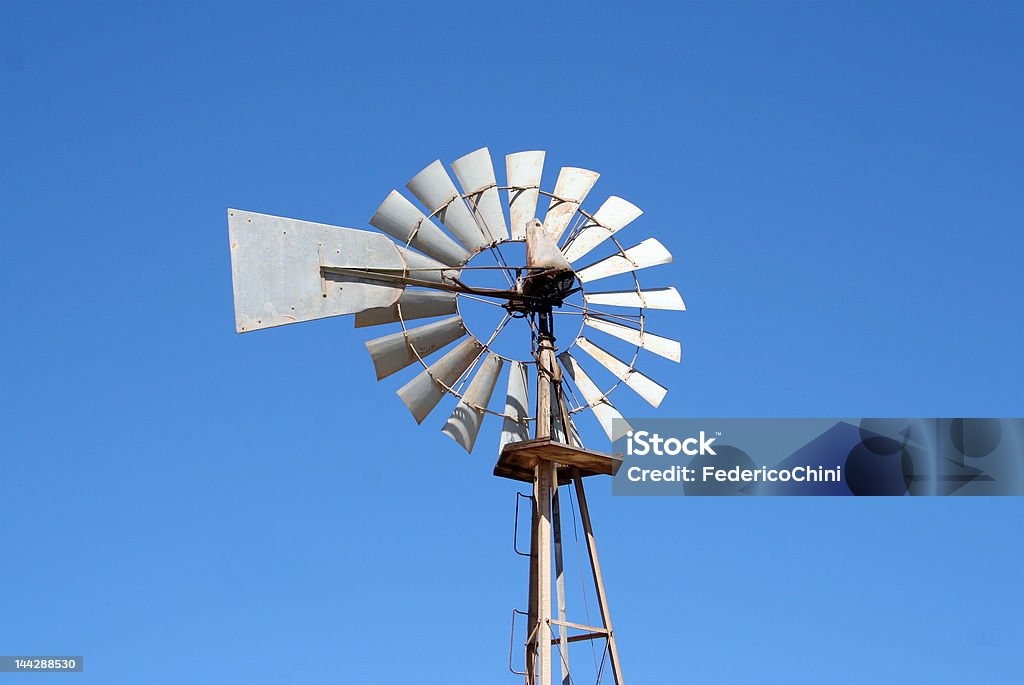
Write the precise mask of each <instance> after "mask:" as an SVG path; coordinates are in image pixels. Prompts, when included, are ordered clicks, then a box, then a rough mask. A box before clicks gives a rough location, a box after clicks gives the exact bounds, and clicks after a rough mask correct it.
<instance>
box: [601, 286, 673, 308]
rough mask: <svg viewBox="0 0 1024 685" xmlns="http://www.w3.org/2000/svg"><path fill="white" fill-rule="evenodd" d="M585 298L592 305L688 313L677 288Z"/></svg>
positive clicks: (623, 292) (624, 291)
mask: <svg viewBox="0 0 1024 685" xmlns="http://www.w3.org/2000/svg"><path fill="white" fill-rule="evenodd" d="M583 298H584V299H585V300H586V301H587V302H589V303H590V304H602V305H609V306H612V307H644V308H646V309H671V310H673V311H679V312H682V311H686V305H685V304H683V298H682V297H680V296H679V292H678V291H677V290H676V289H675V288H655V289H654V290H642V291H640V292H637V291H635V290H617V291H614V292H607V293H584V295H583Z"/></svg>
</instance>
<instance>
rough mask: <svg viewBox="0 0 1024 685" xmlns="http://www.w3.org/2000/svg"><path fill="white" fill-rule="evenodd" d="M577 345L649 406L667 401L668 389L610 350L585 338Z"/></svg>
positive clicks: (655, 405) (577, 342)
mask: <svg viewBox="0 0 1024 685" xmlns="http://www.w3.org/2000/svg"><path fill="white" fill-rule="evenodd" d="M576 345H577V346H579V348H580V349H581V350H583V351H584V352H586V353H587V354H589V355H590V356H591V357H593V358H594V361H596V362H597V363H598V364H600V365H601V366H603V367H604V368H606V369H608V370H609V371H611V372H612V374H614V375H615V376H616V377H617V378H619V379H621V380H622V381H623V382H624V383H625V384H626V385H628V386H629V387H630V388H632V389H633V390H634V391H635V392H636V394H638V395H640V397H642V398H644V399H645V400H647V402H648V404H650V405H651V406H652V407H657V406H658V405H660V404H661V401H662V400H663V399H665V394H666V393H667V392H668V390H667V389H666V388H664V387H663V386H661V385H659V384H658V383H655V382H654V381H653V380H651V379H650V378H648V377H647V376H645V375H644V374H642V373H640V372H639V371H637V370H636V369H634V368H632V367H631V366H630V365H629V364H626V363H625V362H624V361H622V360H621V359H619V358H617V357H616V356H615V355H613V354H612V353H611V352H609V351H608V350H606V349H604V348H602V347H600V346H598V345H595V344H594V343H592V342H590V341H589V340H587V339H586V338H584V337H580V338H578V339H577V340H576Z"/></svg>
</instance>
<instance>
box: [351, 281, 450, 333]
mask: <svg viewBox="0 0 1024 685" xmlns="http://www.w3.org/2000/svg"><path fill="white" fill-rule="evenodd" d="M399 307H401V308H402V316H401V319H404V320H406V321H409V320H410V319H427V318H430V317H433V316H445V315H446V314H457V313H458V311H459V308H458V306H457V305H456V304H455V293H446V292H443V291H439V290H406V291H405V292H404V293H402V296H401V297H399V298H398V302H396V303H395V304H393V305H391V306H390V307H381V308H379V309H367V310H366V311H365V312H359V313H358V314H356V328H363V327H365V326H379V325H381V324H385V323H395V322H396V321H400V320H401V319H400V318H399V316H398V308H399Z"/></svg>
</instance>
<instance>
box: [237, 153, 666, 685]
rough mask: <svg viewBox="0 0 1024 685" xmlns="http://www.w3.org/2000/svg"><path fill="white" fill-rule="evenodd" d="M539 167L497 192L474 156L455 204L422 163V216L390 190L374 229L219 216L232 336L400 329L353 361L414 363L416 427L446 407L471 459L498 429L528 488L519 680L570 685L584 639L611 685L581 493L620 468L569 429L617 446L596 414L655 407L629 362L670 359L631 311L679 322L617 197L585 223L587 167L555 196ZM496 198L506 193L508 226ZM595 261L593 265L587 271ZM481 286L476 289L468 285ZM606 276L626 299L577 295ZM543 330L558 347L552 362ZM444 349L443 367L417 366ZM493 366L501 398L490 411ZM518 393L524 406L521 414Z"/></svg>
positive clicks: (616, 666) (511, 474) (655, 248)
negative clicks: (590, 418)
mask: <svg viewBox="0 0 1024 685" xmlns="http://www.w3.org/2000/svg"><path fill="white" fill-rule="evenodd" d="M544 156H545V153H544V152H539V151H531V152H519V153H515V154H510V155H508V156H507V157H506V171H507V183H506V185H504V186H499V185H498V183H497V181H496V178H495V173H494V167H493V164H492V162H491V155H490V152H489V151H488V150H487V148H482V149H480V150H477V151H475V152H472V153H470V154H468V155H466V156H464V157H462V158H460V159H458V160H456V161H455V162H454V163H453V164H452V169H453V170H454V172H455V175H456V177H457V178H458V181H459V184H460V185H461V190H460V189H459V188H457V187H456V185H455V183H454V181H453V180H452V179H451V177H450V176H449V175H448V173H447V171H446V170H445V168H444V166H443V165H442V164H441V162H440V161H435V162H433V163H432V164H430V165H429V166H427V167H426V168H425V169H423V170H422V171H421V172H420V173H418V174H416V176H415V177H413V179H412V180H411V181H409V183H408V184H407V186H406V187H407V189H408V190H409V192H410V193H411V194H412V195H413V196H414V197H415V198H416V199H417V200H418V201H419V203H420V204H421V205H422V206H423V208H424V209H423V210H421V209H419V208H417V207H416V206H415V205H414V204H413V203H412V202H411V201H410V200H409V199H407V198H406V197H405V196H404V195H403V194H401V193H399V192H398V191H397V190H393V191H392V192H391V193H390V194H389V195H388V196H387V198H385V200H384V202H383V203H382V204H381V205H380V207H379V208H378V209H377V212H376V213H375V214H374V216H373V218H372V219H370V224H371V225H372V226H374V227H375V228H377V229H379V231H380V232H371V231H362V230H356V229H352V228H342V227H338V226H329V225H325V224H317V223H311V222H307V221H299V220H296V219H286V218H282V217H276V216H268V215H264V214H255V213H252V212H244V211H239V210H234V209H231V210H228V225H229V233H230V241H231V265H232V276H233V279H232V280H233V285H234V297H235V323H236V329H237V331H238V332H239V333H245V332H249V331H254V330H259V329H262V328H269V327H273V326H280V325H284V324H289V323H296V322H300V321H310V320H314V319H321V318H325V317H331V316H340V315H344V314H354V315H355V325H356V327H370V326H384V325H391V326H395V325H397V326H398V329H397V330H395V331H394V332H392V333H390V334H388V335H384V336H382V337H378V338H375V339H373V340H370V341H369V342H367V343H366V346H367V349H368V350H369V353H370V356H371V358H372V360H373V364H374V367H375V368H376V371H377V378H378V380H381V379H384V378H387V377H389V376H391V375H392V374H395V373H397V372H399V371H401V370H402V369H405V368H407V367H409V366H413V365H417V364H418V365H420V366H422V371H421V372H420V373H419V374H418V375H416V376H414V377H412V378H411V380H409V381H408V382H407V383H406V384H405V385H403V386H402V387H401V388H400V389H399V390H398V395H399V397H400V398H401V399H402V401H403V402H404V403H405V405H406V406H407V407H408V408H409V410H410V411H411V412H412V414H413V416H414V417H415V419H416V421H417V423H422V422H423V421H424V420H425V419H426V418H427V416H428V415H429V414H430V413H431V412H432V411H433V410H434V409H435V408H436V407H437V405H438V404H439V403H440V402H441V400H442V399H444V398H445V397H446V396H447V395H453V396H454V397H455V398H456V399H457V403H456V406H455V408H454V410H453V411H452V413H451V415H450V416H449V417H448V419H447V421H446V422H445V424H444V425H443V427H442V431H443V432H444V433H445V434H446V435H448V436H450V437H451V438H452V439H453V440H455V441H456V442H457V443H458V444H459V445H461V446H462V447H463V448H464V449H465V450H466V451H467V452H471V451H472V450H473V448H474V446H475V444H476V441H477V436H478V435H479V433H480V429H481V426H482V424H483V421H484V418H485V417H486V416H487V415H488V414H490V415H494V416H497V417H500V418H501V421H502V429H501V438H500V441H499V456H498V461H497V464H496V465H495V468H494V474H495V475H497V476H501V477H505V478H511V479H513V480H519V481H525V482H529V483H532V485H533V495H532V507H531V509H532V515H531V521H532V525H531V544H530V554H529V557H530V583H529V610H528V611H527V612H525V613H526V616H527V622H526V633H527V639H526V644H525V658H526V666H525V672H524V673H523V675H524V676H525V679H526V683H527V685H535V684H539V685H550V684H551V682H552V676H553V671H554V663H553V662H554V661H555V660H557V661H558V662H559V665H560V672H561V676H562V681H563V683H566V684H567V683H569V682H570V678H571V671H570V668H569V644H570V643H573V642H580V641H585V640H597V641H601V642H603V645H604V651H603V655H604V656H603V658H602V671H603V664H604V657H607V663H608V665H609V667H610V669H609V670H610V672H611V673H612V676H613V678H614V681H615V683H616V684H617V685H622V682H623V681H622V671H621V664H620V661H619V654H618V648H617V644H616V641H615V633H614V631H613V630H612V623H611V614H610V612H609V609H608V601H607V596H606V593H605V588H604V582H603V578H602V574H601V566H600V563H599V561H598V556H597V547H596V543H595V537H594V530H593V527H592V525H591V520H590V513H589V510H588V508H587V501H586V493H585V491H584V486H583V481H584V478H586V477H588V476H593V475H601V474H605V475H611V474H614V472H615V471H616V469H617V468H618V464H619V463H620V462H621V460H620V459H619V458H618V457H616V456H614V455H609V454H603V453H600V452H596V451H592V450H588V449H586V448H585V447H584V445H583V440H582V439H581V436H580V434H579V431H578V430H577V429H576V424H575V422H574V418H573V417H574V416H575V415H576V414H577V413H578V412H580V411H583V410H588V409H589V410H591V411H592V412H593V413H594V415H595V417H596V418H597V421H598V423H599V424H600V426H601V428H602V429H603V430H604V432H605V433H606V434H607V436H608V438H609V439H611V440H614V439H616V438H617V437H619V435H618V434H616V433H615V432H614V431H618V432H619V433H620V434H621V433H623V432H625V430H628V425H627V424H626V423H625V420H624V419H623V417H622V415H621V414H620V413H619V412H618V411H617V410H616V409H615V407H614V406H613V405H612V404H611V402H610V401H609V400H608V396H609V394H610V393H611V392H612V391H613V390H615V389H616V388H618V387H619V386H620V385H626V386H628V387H630V388H631V389H632V390H633V391H635V392H636V393H637V394H639V395H640V396H641V397H642V398H643V399H645V400H646V401H648V402H649V403H650V404H651V405H653V406H655V407H657V406H658V405H659V404H660V403H661V400H662V398H663V397H664V396H665V392H666V390H665V388H664V387H662V386H661V385H659V384H658V383H656V382H654V381H653V380H651V379H650V378H648V377H647V376H645V375H643V374H642V373H640V371H638V370H637V369H636V366H635V365H636V362H637V359H638V357H639V356H640V352H641V351H648V352H652V353H654V354H657V355H660V356H662V357H665V358H668V359H670V360H673V361H677V362H678V361H679V358H680V345H679V343H678V342H676V341H674V340H669V339H668V338H664V337H661V336H657V335H654V334H652V333H650V332H649V331H648V330H647V329H646V326H645V312H646V311H647V310H650V309H663V310H679V311H681V310H683V309H684V305H683V301H682V299H681V298H680V296H679V293H678V292H676V290H675V288H670V287H668V288H657V289H649V290H644V289H643V288H642V287H641V286H640V282H639V279H638V277H637V275H636V272H637V271H638V270H640V269H643V268H646V267H650V266H656V265H659V264H666V263H668V262H670V261H672V256H671V254H669V252H668V251H667V250H666V249H665V248H664V247H663V246H662V245H661V243H659V242H658V241H657V240H655V239H653V238H651V239H647V240H644V241H642V242H640V243H638V244H636V245H634V246H632V247H629V248H624V247H623V246H622V245H621V244H620V243H619V241H618V239H617V237H616V234H617V233H618V231H620V230H621V229H623V228H624V227H626V225H627V224H629V223H630V222H632V221H633V220H634V219H636V218H637V217H638V216H640V214H641V211H640V210H639V209H637V208H636V207H635V206H633V205H632V204H630V203H629V202H627V201H625V200H623V199H621V198H618V197H614V196H612V197H609V198H608V199H607V200H606V201H605V202H604V203H603V204H602V205H601V206H600V207H599V208H598V209H597V211H595V212H593V213H590V212H588V211H586V210H584V209H583V208H582V204H583V202H584V200H585V198H586V197H587V195H588V194H589V192H590V190H591V188H592V187H593V186H594V184H595V183H596V182H597V179H598V174H597V173H595V172H593V171H588V170H586V169H578V168H574V167H564V168H562V169H561V170H560V172H559V174H558V178H557V181H556V182H555V186H554V190H553V191H552V192H546V191H544V190H542V189H541V176H542V171H543V167H544ZM500 191H504V193H506V199H507V211H508V214H507V217H508V220H507V221H506V212H505V208H504V207H503V204H504V203H503V202H502V194H501V192H500ZM541 196H544V197H545V198H546V200H545V201H546V202H547V204H548V206H547V209H546V212H545V214H544V217H543V220H541V219H539V218H538V203H539V199H540V197H541ZM439 223H440V225H438V224H439ZM442 226H443V228H442ZM515 247H518V248H519V249H520V252H522V251H523V250H522V248H523V247H525V255H523V256H522V258H521V259H520V260H519V261H516V260H514V259H512V260H510V254H511V253H512V252H513V251H514V250H513V248H515ZM601 249H604V251H605V252H608V254H607V255H606V256H604V257H600V256H598V257H597V258H594V257H593V255H599V252H600V251H601ZM588 255H590V256H591V258H590V259H589V260H584V258H585V257H588ZM588 261H589V262H590V263H589V264H588V265H586V266H581V267H580V268H576V267H574V266H573V265H574V264H579V265H582V264H585V263H586V262H588ZM484 276H486V277H489V278H490V281H491V282H489V283H487V284H479V283H477V282H474V279H475V278H478V277H484ZM614 277H620V278H626V279H628V285H629V287H627V288H625V289H621V290H604V291H593V292H592V291H591V290H589V288H590V287H591V284H592V283H594V282H596V281H600V280H602V279H606V278H614ZM494 281H497V283H496V284H495V283H494ZM469 303H485V304H488V305H492V306H493V307H495V308H497V310H498V313H499V314H500V320H499V321H498V322H497V323H496V324H495V325H494V326H493V330H492V331H490V332H489V334H488V335H486V336H484V335H477V334H476V333H475V331H476V330H477V329H476V328H473V330H472V331H471V326H467V321H466V318H465V316H464V315H463V314H464V312H463V308H464V307H465V306H466V305H467V304H469ZM421 319H429V320H430V321H429V322H427V323H424V322H422V321H420V320H421ZM556 321H557V323H558V325H556ZM411 322H412V323H411ZM513 323H514V324H519V325H522V324H524V323H525V325H526V326H527V327H528V330H529V333H530V338H529V340H530V342H529V349H528V350H526V349H523V350H522V352H523V353H528V354H527V355H524V356H525V358H518V357H514V356H512V354H511V353H505V352H502V351H500V350H499V349H498V347H497V341H498V340H499V336H501V334H502V333H503V332H504V331H506V330H508V329H509V327H510V324H513ZM563 324H569V325H567V326H563ZM563 327H564V328H566V330H567V331H568V334H567V335H563V333H562V329H563ZM556 329H557V330H556ZM585 330H586V331H587V332H590V331H596V332H598V334H599V336H600V335H604V336H607V337H608V339H609V340H613V339H615V340H617V343H616V344H620V345H621V344H625V345H628V346H629V347H630V348H631V349H632V350H633V351H632V358H631V359H630V360H629V361H623V360H622V359H620V358H619V357H618V356H616V355H615V354H613V353H612V352H609V351H608V350H606V349H605V348H603V347H600V346H599V345H598V344H596V343H594V342H592V341H591V340H590V339H589V338H587V337H586V336H585V335H583V333H584V331H585ZM556 333H557V334H558V335H563V338H562V344H561V347H559V338H557V337H556ZM572 336H575V337H572ZM523 347H524V348H525V347H526V345H525V344H524V345H523ZM445 348H448V350H447V351H446V352H445V353H444V354H443V355H442V356H440V357H439V358H436V359H435V360H434V361H428V358H433V357H434V356H435V353H438V352H440V351H441V350H443V349H445ZM577 349H578V350H579V351H581V352H582V353H583V354H584V355H586V356H587V357H589V358H590V359H591V360H592V361H594V362H596V363H597V364H599V365H600V366H601V367H603V368H604V369H606V370H607V371H608V372H610V373H611V374H612V376H613V377H614V378H616V379H617V381H616V382H615V383H614V384H613V385H612V387H610V388H609V389H607V390H602V389H601V388H600V387H599V386H598V385H597V383H595V382H594V381H593V380H592V379H591V377H590V376H589V375H588V374H587V373H586V372H585V371H584V370H583V368H582V367H581V366H580V363H579V361H578V359H577V356H574V354H573V352H574V351H575V350H577ZM560 350H561V351H560ZM624 356H628V355H624ZM506 367H507V369H508V373H507V381H506V393H505V401H504V403H503V406H502V404H501V403H499V409H497V410H496V409H492V408H491V405H492V402H491V400H492V396H493V394H494V390H495V387H496V386H497V384H498V380H499V377H500V376H501V375H502V372H503V370H504V369H505V368H506ZM531 370H532V373H531ZM567 379H568V381H567ZM531 381H532V384H531ZM531 385H532V387H533V388H534V392H535V395H536V398H535V403H534V404H533V405H532V407H533V408H532V411H531V402H530V397H529V395H530V388H531ZM574 388H575V389H574ZM562 484H571V485H572V486H573V492H574V493H575V495H576V498H577V501H578V503H579V509H580V518H581V522H582V525H583V529H584V536H585V541H586V546H587V552H588V557H589V562H590V567H591V571H592V576H593V581H594V592H595V595H596V597H597V600H598V605H599V610H600V616H601V625H597V626H594V625H586V624H581V623H577V622H573V621H569V620H568V613H567V611H568V610H567V606H566V601H565V592H564V586H563V580H562V550H561V521H560V510H561V507H560V502H559V496H558V492H559V487H558V486H559V485H562ZM553 577H554V578H555V583H554V589H555V591H556V593H555V595H554V599H555V601H556V605H557V611H554V612H553V609H552V600H553V590H552V586H553V583H552V578H553ZM600 673H601V671H599V675H598V678H599V679H600Z"/></svg>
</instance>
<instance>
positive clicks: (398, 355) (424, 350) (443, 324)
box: [366, 316, 466, 380]
mask: <svg viewBox="0 0 1024 685" xmlns="http://www.w3.org/2000/svg"><path fill="white" fill-rule="evenodd" d="M464 335H466V327H465V325H463V323H462V318H461V317H458V316H453V317H452V318H450V319H444V320H443V321H435V322H433V323H428V324H427V325H425V326H420V327H418V328H410V329H409V330H407V331H398V332H397V333H392V334H391V335H385V336H384V337H381V338H376V339H374V340H370V341H368V342H367V343H366V349H367V350H369V352H370V357H372V358H373V365H374V367H375V368H376V369H377V380H381V379H382V378H387V377H388V376H390V375H391V374H393V373H395V372H396V371H401V370H402V369H404V368H405V367H407V366H409V365H410V364H415V363H416V361H417V360H418V357H417V356H416V355H417V353H418V354H419V357H427V356H429V355H430V354H432V353H434V352H436V351H437V350H439V349H441V348H442V347H444V346H445V345H448V344H449V343H452V342H455V341H456V340H458V339H459V338H461V337H462V336H464Z"/></svg>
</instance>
